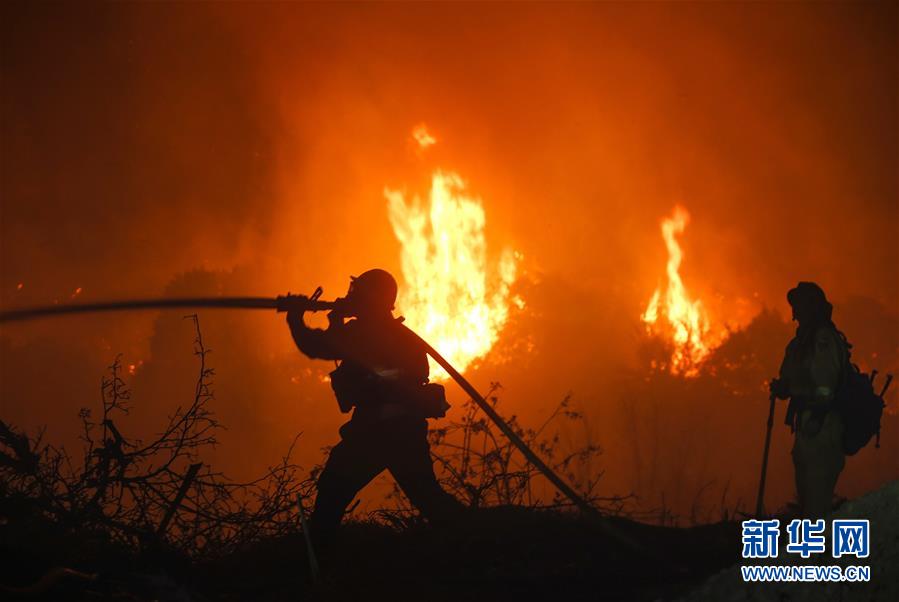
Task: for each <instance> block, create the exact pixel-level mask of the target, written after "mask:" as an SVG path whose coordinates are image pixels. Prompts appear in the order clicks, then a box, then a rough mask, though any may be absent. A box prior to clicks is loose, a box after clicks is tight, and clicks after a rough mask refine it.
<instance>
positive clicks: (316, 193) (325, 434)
mask: <svg viewBox="0 0 899 602" xmlns="http://www.w3.org/2000/svg"><path fill="white" fill-rule="evenodd" d="M2 10H3V19H2V23H3V25H2V26H0V27H2V38H3V41H2V43H3V52H2V57H0V60H2V75H3V80H4V85H3V86H0V88H2V89H0V102H2V105H0V128H2V129H0V136H2V140H3V143H2V148H0V153H2V169H3V178H2V183H0V185H2V199H0V233H2V237H0V261H2V264H0V268H2V269H0V304H2V306H3V307H4V308H11V307H17V306H24V305H29V304H44V303H48V302H53V301H54V300H56V299H59V300H60V302H63V301H65V300H67V299H68V298H69V295H71V294H72V292H73V291H74V290H75V289H76V288H77V287H81V288H82V289H83V293H82V294H81V296H80V298H81V299H84V300H92V299H93V300H99V299H103V298H121V297H132V296H146V295H153V294H162V293H164V292H166V291H173V290H175V289H176V288H177V289H178V290H184V291H187V290H190V291H192V292H197V293H209V292H216V291H218V290H221V291H225V292H232V293H238V294H277V293H284V292H286V291H288V290H291V291H293V292H311V290H312V289H313V288H314V287H315V285H318V284H322V285H323V286H324V287H325V290H326V295H328V296H332V295H336V294H340V293H342V292H343V291H344V290H345V287H346V284H347V276H348V275H349V274H355V273H358V272H359V271H361V270H363V269H366V268H368V267H372V266H375V265H377V266H380V267H385V268H387V269H390V270H391V271H393V272H394V273H396V274H399V273H400V269H399V267H400V265H399V259H400V251H399V245H398V242H397V241H396V240H395V238H394V236H393V233H392V229H391V227H390V224H389V221H388V215H387V208H386V203H385V201H384V198H383V194H382V193H383V190H384V188H385V187H389V188H391V189H396V190H406V191H408V193H410V194H419V195H423V194H424V193H426V191H427V185H428V180H429V178H430V173H431V171H432V169H433V168H435V167H437V166H441V167H445V168H447V169H452V170H453V171H455V172H458V173H459V174H461V175H462V176H463V177H464V178H465V179H466V182H467V186H468V189H469V190H471V192H472V193H473V194H474V195H476V196H478V197H480V198H482V199H484V205H485V209H486V214H487V229H486V233H487V237H488V248H492V249H497V250H499V249H502V248H503V247H506V246H511V247H513V248H515V249H516V250H518V251H520V252H521V253H522V256H523V258H524V260H523V264H522V269H523V270H524V272H525V276H524V277H523V280H522V283H521V284H520V287H521V288H522V291H521V293H522V296H523V297H524V299H525V302H526V303H527V311H528V312H529V313H528V314H527V315H526V316H520V317H519V318H518V319H517V321H516V320H513V323H510V324H509V326H508V327H507V329H506V332H505V334H504V335H503V336H502V337H501V340H500V341H499V342H498V344H497V348H496V349H495V352H494V354H493V356H491V357H490V358H488V360H487V361H485V362H484V363H483V364H482V365H481V366H480V367H479V368H478V369H477V370H475V371H474V373H473V374H474V377H475V382H476V384H478V385H486V384H487V383H488V382H489V381H492V380H499V381H501V382H502V383H503V385H504V390H503V393H502V395H503V399H504V403H507V404H508V405H509V410H508V411H509V412H514V413H517V414H519V415H520V416H522V417H523V419H525V420H532V421H534V422H538V421H539V420H540V419H541V417H542V416H544V415H545V413H546V412H548V411H549V410H550V409H551V408H552V407H553V406H554V405H555V403H556V402H557V401H558V400H559V399H560V398H561V397H562V395H564V394H565V393H566V392H568V391H573V392H574V395H575V399H576V400H577V401H578V402H579V403H581V404H582V405H583V406H584V410H585V413H586V414H587V416H588V418H590V420H591V423H592V424H594V425H596V428H597V429H599V430H600V431H602V436H604V438H605V440H603V438H602V436H601V437H600V441H601V442H602V443H603V446H604V447H605V448H606V449H607V454H608V459H609V460H608V461H609V465H608V466H606V467H605V470H606V474H607V475H608V477H609V482H610V487H611V486H613V485H614V486H615V487H616V488H618V489H621V488H626V487H629V486H631V485H632V484H633V483H634V482H635V481H634V480H633V479H631V478H630V476H632V475H636V474H637V472H636V469H635V467H634V462H633V460H632V456H633V454H630V452H624V451H621V452H620V453H617V454H616V453H614V449H618V450H623V449H625V448H626V445H629V443H627V442H623V441H621V438H620V433H619V430H620V429H619V428H618V427H617V426H614V427H613V426H612V425H619V424H621V422H620V420H621V419H622V414H621V411H620V409H619V407H618V406H619V403H618V402H619V400H620V399H622V398H623V396H625V394H626V393H627V387H626V386H625V385H624V384H622V375H627V378H630V377H631V376H632V375H633V374H641V371H642V370H643V369H644V368H645V366H644V364H643V363H642V359H643V356H642V355H641V353H643V352H642V351H641V349H642V348H641V345H642V344H643V343H644V334H643V330H642V329H641V328H640V323H639V316H640V313H641V312H642V311H643V309H644V308H645V307H646V303H647V302H648V300H649V297H650V295H651V294H652V292H653V290H655V288H656V287H657V286H658V284H659V283H660V280H661V279H662V278H663V277H664V265H665V261H666V250H665V246H664V242H663V241H662V239H661V237H660V236H659V230H658V223H659V220H660V219H661V218H662V217H664V216H665V215H667V214H669V213H670V210H671V208H672V207H673V206H674V205H675V204H678V203H679V204H682V205H683V206H685V207H686V208H687V209H688V210H689V211H690V214H691V216H692V220H691V224H690V227H689V229H688V230H687V232H686V233H685V235H684V236H683V237H682V239H681V240H680V242H681V244H682V246H683V248H684V261H683V264H682V267H681V275H682V276H683V278H684V281H685V283H686V285H687V286H688V287H689V289H690V292H691V294H692V295H695V296H696V297H698V298H700V299H703V301H704V303H708V304H710V305H711V306H713V308H714V310H715V312H716V314H717V315H718V316H720V317H723V318H726V317H727V316H728V314H729V313H735V312H745V311H746V308H747V307H749V308H751V310H752V312H757V311H760V310H761V309H762V308H764V307H769V308H774V309H776V310H777V311H779V312H781V313H782V314H785V313H786V308H785V301H784V294H785V292H786V290H787V289H788V288H789V287H790V286H792V285H794V284H795V283H796V282H797V281H799V280H815V281H817V282H819V283H820V284H821V285H822V286H823V288H824V289H825V290H826V291H827V293H828V295H829V297H831V298H832V299H833V300H834V302H835V305H836V308H837V310H836V316H835V317H836V319H837V321H838V322H839V323H840V325H841V327H843V328H844V330H846V332H847V335H848V336H849V337H850V339H852V340H854V341H857V353H858V354H864V355H865V361H866V362H868V363H869V365H874V364H875V363H876V364H877V365H878V366H879V367H880V368H881V369H882V370H883V369H886V368H891V369H894V370H895V369H896V368H897V364H896V352H897V348H899V341H897V336H899V334H897V330H896V329H895V328H892V329H890V328H888V327H886V326H885V324H893V325H895V319H896V318H895V316H896V314H895V308H896V307H897V306H899V274H897V268H896V266H897V265H899V252H897V249H896V245H895V240H894V234H895V227H896V224H897V223H899V208H897V198H899V194H897V184H899V183H897V179H896V176H895V173H896V163H897V156H899V155H897V141H896V132H897V131H899V119H897V83H896V78H895V56H896V51H897V47H896V44H897V42H896V40H897V36H896V33H897V32H896V23H897V19H896V7H895V6H894V5H891V4H873V3H872V4H863V5H842V4H828V5H824V6H822V5H802V4H790V5H770V4H763V5H730V4H725V5H710V4H695V5H687V6H682V5H678V6H665V5H625V4H587V5H579V4H575V5H564V6H555V5H553V6H550V5H539V4H537V5H531V4H526V5H515V6H512V5H505V4H497V5H492V4H490V5H476V6H467V7H465V8H464V9H460V8H459V7H455V6H450V5H443V4H426V5H420V6H418V5H407V4H402V5H377V4H375V5H372V4H361V5H356V4H351V5H335V6H327V5H319V4H289V3H288V4H263V5H260V4H240V3H238V4H225V5H218V4H213V5H205V4H176V5H171V4H162V5H155V4H126V5H96V6H94V5H82V6H78V7H75V6H42V5H37V6H34V5H31V4H25V3H21V4H15V3H10V4H6V5H4V8H3V9H2ZM422 122H424V123H426V124H427V125H428V127H429V130H430V131H432V132H433V134H434V135H435V136H436V137H437V138H438V139H439V141H440V142H439V143H438V144H437V145H435V146H434V147H433V148H430V149H429V150H428V152H427V153H425V154H421V153H415V152H413V149H412V148H411V147H410V141H409V136H410V133H411V131H412V129H413V127H415V126H416V125H417V124H420V123H422ZM20 283H22V284H23V287H22V288H21V289H19V288H18V284H20ZM179 287H180V288H179ZM871 307H878V308H892V309H889V310H886V309H884V310H883V311H877V312H872V311H870V308H871ZM866 308H867V309H866ZM179 320H180V316H160V317H157V315H156V314H141V315H121V316H113V317H110V316H105V317H102V318H101V317H91V318H89V319H84V320H67V321H56V322H53V323H49V322H48V323H41V324H37V323H36V324H29V325H27V326H26V325H21V326H15V327H12V326H10V327H8V328H7V327H4V332H3V333H2V336H3V347H2V348H0V352H2V356H0V359H2V374H3V379H2V406H3V407H2V413H3V415H4V416H7V415H8V416H11V417H12V418H13V419H14V420H15V421H18V422H20V423H22V424H25V425H26V426H34V425H37V424H42V423H48V424H49V426H50V431H49V433H48V436H52V435H54V434H56V435H59V436H60V437H64V436H72V437H73V436H74V435H75V434H76V433H75V429H76V428H77V424H76V422H77V421H75V420H74V416H75V412H76V411H77V408H78V407H80V406H82V405H87V404H89V403H90V402H92V401H93V399H94V398H95V397H96V394H97V393H96V390H97V384H96V383H97V382H98V381H99V377H100V372H101V371H102V369H103V367H104V366H106V365H108V364H109V363H110V362H111V361H112V359H113V358H114V356H115V354H116V353H118V352H122V353H124V354H125V362H126V363H134V362H136V361H138V360H143V361H144V364H143V367H142V368H140V369H139V370H138V371H137V374H136V375H135V379H134V386H135V400H136V401H137V402H138V403H140V401H144V402H145V403H146V410H145V412H146V413H144V410H141V411H140V413H141V415H140V418H139V419H140V420H141V421H142V422H146V423H147V424H148V425H150V424H151V423H152V422H153V419H154V416H161V415H162V414H163V413H164V412H166V411H170V410H171V408H172V407H173V404H175V403H176V402H177V400H178V399H179V397H178V396H179V395H185V396H186V395H189V393H190V389H189V388H187V390H184V389H185V388H186V387H189V386H190V371H191V367H192V366H191V361H192V356H191V354H190V352H191V347H190V340H189V339H190V336H191V332H190V328H188V327H187V326H184V325H183V324H181V322H180V321H179ZM875 320H876V321H878V323H877V324H874V322H875ZM201 324H202V326H203V327H204V331H206V332H207V336H208V343H209V346H210V347H211V348H212V349H213V350H214V353H213V354H212V356H211V358H210V361H211V363H212V364H213V365H214V366H216V368H217V371H218V380H217V383H216V390H217V404H218V406H217V407H218V409H219V410H220V412H221V414H223V415H222V422H223V423H225V424H227V425H230V427H231V429H230V430H229V431H228V433H227V435H226V439H225V440H224V441H223V444H222V445H221V446H220V448H219V450H220V451H219V453H221V454H222V460H223V461H224V462H227V463H229V464H230V465H231V466H232V467H233V468H234V469H235V471H237V472H239V473H243V472H247V473H249V472H252V471H253V469H254V468H258V467H264V466H266V465H267V464H269V463H271V462H272V461H274V460H273V458H276V457H277V454H279V453H280V450H283V449H285V448H286V446H287V445H288V444H289V442H290V440H291V439H292V434H295V433H296V432H297V431H301V430H302V431H303V432H304V437H305V438H306V440H307V441H308V442H307V443H306V444H305V447H304V449H305V450H307V454H308V455H307V456H306V457H305V458H304V459H303V461H304V463H306V464H307V465H308V464H309V463H310V462H312V461H314V460H315V459H316V458H318V457H319V447H320V446H322V445H326V444H329V443H333V442H334V440H335V439H336V433H335V427H336V425H337V424H339V422H340V420H341V416H340V415H338V414H337V412H336V409H335V408H334V406H333V401H332V400H330V399H329V391H328V388H327V384H326V383H324V382H321V380H320V379H319V376H320V375H321V373H326V372H327V366H326V365H324V364H321V365H320V364H317V363H314V362H311V361H309V360H307V359H305V358H302V357H300V356H299V354H298V352H296V350H295V349H293V348H292V347H291V343H290V340H289V336H288V334H287V331H286V329H285V328H284V326H283V324H282V323H281V321H280V319H279V318H276V317H275V316H261V315H253V316H243V315H232V314H225V313H217V312H213V313H209V314H208V315H201ZM850 326H851V327H850ZM182 330H183V332H182ZM783 332H784V333H785V335H784V336H789V329H788V328H786V327H784V330H783ZM182 335H183V336H182ZM860 339H865V342H864V344H862V341H861V340H860ZM867 341H870V342H867ZM785 343H786V340H783V341H776V342H775V343H772V346H773V347H774V348H778V349H781V348H782V346H783V345H784V344H785ZM872 353H877V354H879V355H878V357H872V356H871V355H870V354H872ZM778 359H779V358H776V357H773V358H767V359H766V360H765V361H766V362H767V363H766V364H765V366H766V367H768V368H770V367H771V366H774V367H776V363H777V361H778ZM500 360H502V361H500ZM753 374H755V373H753ZM760 374H761V373H760ZM179 375H180V376H179ZM627 378H624V380H627ZM746 378H747V379H748V378H749V377H746ZM753 378H754V376H753ZM892 399H893V400H895V397H893V398H892ZM747 403H748V401H747ZM893 403H895V401H893ZM652 404H653V405H652V407H657V408H658V411H660V412H661V411H663V410H664V408H665V400H664V399H656V400H653V402H652ZM758 405H759V408H758V414H759V420H758V424H754V425H746V427H745V429H746V430H747V434H746V435H745V437H744V438H743V439H741V440H740V445H743V444H744V442H745V445H747V446H748V445H756V442H760V441H761V440H762V434H763V433H762V430H761V429H762V428H763V420H764V413H765V409H764V407H763V406H764V405H765V399H764V393H763V392H760V393H759V399H758ZM136 411H137V410H136ZM647 416H649V414H647ZM727 416H729V419H731V420H736V419H737V416H738V414H736V413H734V414H732V415H726V416H725V418H722V420H725V419H727ZM740 416H742V415H740ZM601 425H606V427H605V430H603V429H602V428H601ZM148 428H149V426H148ZM622 428H623V427H622ZM685 428H686V427H685ZM749 431H751V432H749ZM712 432H713V433H714V432H715V431H714V429H713V430H712ZM641 436H645V437H648V435H641ZM683 436H686V437H689V436H690V434H689V433H685V434H684V435H683ZM728 444H729V443H728V441H727V440H726V439H725V438H724V437H723V435H722V437H721V438H714V437H712V440H711V441H710V443H709V445H710V446H712V448H715V446H724V445H728ZM649 445H650V443H649V442H647V449H649ZM784 445H787V444H786V443H784ZM613 448H614V449H613ZM627 449H630V448H627ZM665 451H666V450H664V449H662V450H660V453H664V452H665ZM778 453H781V455H780V456H772V458H773V459H772V462H773V463H778V462H779V463H780V464H782V465H783V466H786V467H788V462H789V461H788V458H786V456H785V452H784V450H783V449H780V451H779V452H778ZM629 454H630V455H629ZM747 457H749V456H748V455H747ZM226 468H227V466H226ZM716 470H718V471H719V472H724V471H726V470H729V471H730V472H731V473H732V474H729V475H727V476H725V475H723V474H721V475H718V476H719V478H720V480H721V482H725V481H726V480H727V478H728V477H732V478H733V479H734V480H740V481H742V482H745V483H751V482H752V481H754V479H755V478H756V475H755V471H756V470H757V467H756V466H755V465H754V464H751V463H748V464H747V465H741V466H732V467H716ZM852 470H855V471H857V472H858V473H862V472H863V473H865V474H870V475H872V476H871V477H870V478H871V479H873V480H876V479H883V478H886V477H887V476H890V475H892V476H893V477H895V476H896V474H897V466H896V464H895V462H893V463H892V464H891V463H889V462H886V463H883V462H882V463H881V464H879V465H878V466H876V467H875V466H873V465H870V464H869V465H865V466H858V467H857V468H856V467H853V466H852V465H851V464H850V468H849V469H847V471H852ZM868 471H870V472H868ZM787 472H788V471H787ZM669 473H671V474H673V472H671V471H669ZM847 474H848V472H847ZM669 477H670V475H669ZM777 482H780V483H781V484H780V485H779V486H778V485H776V484H775V485H774V486H773V487H774V488H773V489H772V497H777V498H779V499H780V500H785V499H787V498H788V497H789V495H790V487H791V485H790V484H789V482H788V479H782V480H781V481H777V479H775V483H777ZM867 483H868V482H866V483H860V484H858V485H857V487H862V486H865V485H866V484H867ZM685 504H688V502H685Z"/></svg>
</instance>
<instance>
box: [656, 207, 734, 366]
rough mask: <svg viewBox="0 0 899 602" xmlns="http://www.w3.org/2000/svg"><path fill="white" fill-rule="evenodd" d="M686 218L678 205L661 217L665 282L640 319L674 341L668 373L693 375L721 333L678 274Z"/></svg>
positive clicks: (715, 345) (686, 214) (683, 210)
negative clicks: (666, 215) (680, 237)
mask: <svg viewBox="0 0 899 602" xmlns="http://www.w3.org/2000/svg"><path fill="white" fill-rule="evenodd" d="M689 221H690V214H689V213H688V212H687V210H686V209H684V208H683V207H680V206H677V207H675V208H674V213H673V214H672V215H671V217H668V218H665V219H663V220H662V237H663V238H664V239H665V246H666V247H667V248H668V265H667V269H666V271H667V276H668V284H667V287H666V288H665V291H664V293H663V291H662V289H661V287H660V288H657V289H656V291H655V293H654V294H653V296H652V299H650V301H649V304H648V305H647V307H646V311H645V312H643V315H642V316H641V318H642V319H643V322H644V323H645V324H646V328H647V331H648V332H650V333H655V334H659V333H664V334H668V335H669V336H670V337H671V340H672V342H673V343H674V351H673V353H672V357H671V364H670V369H671V372H672V373H673V374H683V375H684V376H696V375H697V374H698V373H699V364H700V363H701V362H702V360H704V359H705V358H706V356H708V354H709V353H710V352H711V350H712V349H714V348H715V347H717V346H718V345H719V344H720V343H721V341H722V339H723V338H724V334H723V332H713V331H712V328H711V324H710V321H709V318H708V315H707V313H706V311H705V309H704V308H703V305H702V302H701V301H700V300H699V299H696V300H692V299H691V298H690V296H689V294H688V293H687V289H686V287H685V286H684V283H683V280H681V277H680V273H679V270H680V264H681V261H682V260H683V251H682V250H681V248H680V245H679V244H678V242H677V235H679V234H681V233H683V231H684V229H685V228H686V227H687V224H688V223H689Z"/></svg>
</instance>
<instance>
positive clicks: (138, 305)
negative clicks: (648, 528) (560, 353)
mask: <svg viewBox="0 0 899 602" xmlns="http://www.w3.org/2000/svg"><path fill="white" fill-rule="evenodd" d="M320 294H321V289H320V288H319V289H317V290H316V292H315V294H313V295H312V296H311V297H303V296H295V295H288V296H282V297H276V298H271V297H180V298H169V299H130V300H125V301H112V302H102V303H79V304H66V305H49V306H44V307H33V308H26V309H15V310H8V311H2V312H0V324H2V323H7V322H20V321H24V320H32V319H37V318H46V317H51V316H62V315H70V314H81V313H94V312H108V311H124V310H139V309H201V308H232V309H268V310H271V309H274V310H277V311H279V312H284V311H293V310H297V311H328V310H332V309H335V308H337V307H339V306H340V305H341V301H342V300H337V301H321V300H319V298H318V297H319V295H320ZM404 327H405V328H406V329H407V330H408V331H409V332H410V333H411V334H412V335H413V336H414V338H415V339H416V340H417V341H418V342H419V343H420V344H421V345H422V346H423V347H424V349H425V350H426V351H427V353H428V355H430V356H431V357H432V358H433V359H434V361H436V362H437V363H438V364H439V365H440V366H441V367H442V368H443V369H444V370H446V372H447V374H449V375H450V377H451V378H452V379H453V380H454V381H456V383H457V384H458V385H459V386H460V387H461V388H462V390H463V391H465V393H466V394H467V395H468V396H469V397H471V399H472V400H473V401H474V402H475V403H476V404H478V407H479V408H480V409H481V410H482V411H483V412H484V413H485V414H486V415H487V417H488V418H490V420H492V421H493V423H494V424H496V426H497V427H498V428H499V429H500V431H502V433H503V434H504V435H505V436H506V437H507V438H508V439H509V441H511V442H512V444H513V445H515V447H517V448H518V450H519V451H520V452H521V453H522V455H523V456H524V457H525V459H526V460H527V461H528V462H530V463H531V464H532V465H533V466H534V467H535V468H537V470H539V471H540V473H541V474H542V475H543V476H544V477H546V479H547V480H548V481H549V482H550V483H552V484H553V485H554V486H555V487H556V489H558V490H559V491H560V492H561V493H562V494H563V495H564V496H565V497H567V498H568V499H569V500H570V501H571V502H572V503H573V504H574V505H575V506H576V507H577V508H578V509H580V510H581V511H582V512H584V514H586V515H588V516H591V517H592V518H593V519H594V520H595V521H596V524H597V526H598V527H599V528H600V529H601V530H602V531H603V532H605V533H606V534H607V535H609V536H611V537H613V538H615V539H617V540H618V541H620V542H622V543H624V544H626V545H627V546H628V547H629V548H631V549H633V550H636V551H641V552H645V550H644V549H643V548H642V546H639V545H638V544H637V543H636V542H635V541H634V540H633V539H632V538H631V537H629V536H628V535H626V534H624V533H622V532H621V531H620V530H619V529H618V528H617V527H615V526H614V525H613V524H612V523H611V522H610V521H608V520H607V519H606V518H605V517H603V516H602V515H601V514H600V512H599V511H598V510H597V509H596V508H595V507H593V506H592V505H590V504H589V503H588V502H587V501H586V500H585V499H584V498H583V497H582V496H581V495H579V494H578V493H577V492H576V491H575V490H574V489H573V488H572V487H571V486H570V485H568V483H566V482H565V481H564V480H563V479H562V477H560V476H559V475H558V474H557V473H556V472H555V471H554V470H553V469H552V468H551V467H550V466H549V465H547V464H546V462H544V461H543V460H542V459H541V458H540V457H539V456H538V455H537V454H536V453H534V451H533V450H532V449H531V448H530V446H528V444H527V443H526V442H525V441H524V439H522V438H521V437H520V436H519V435H518V433H516V432H515V431H514V430H513V429H512V427H511V426H509V423H507V422H506V421H505V420H504V419H503V418H502V417H501V416H500V415H499V414H498V413H497V412H496V410H495V409H493V406H491V405H490V403H488V402H487V400H486V399H485V398H484V397H483V396H482V395H481V394H480V393H478V391H477V389H475V388H474V386H473V385H472V384H471V383H470V382H468V380H466V379H465V377H464V376H462V374H461V373H459V371H458V370H456V369H455V368H454V367H453V366H452V364H450V363H449V362H448V361H447V360H446V358H444V357H443V356H442V355H440V353H438V352H437V350H436V349H434V348H433V347H432V346H431V345H430V344H428V342H427V341H425V340H424V339H422V338H421V337H420V336H419V335H418V334H417V333H415V331H413V330H412V329H410V328H408V327H406V326H404Z"/></svg>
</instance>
